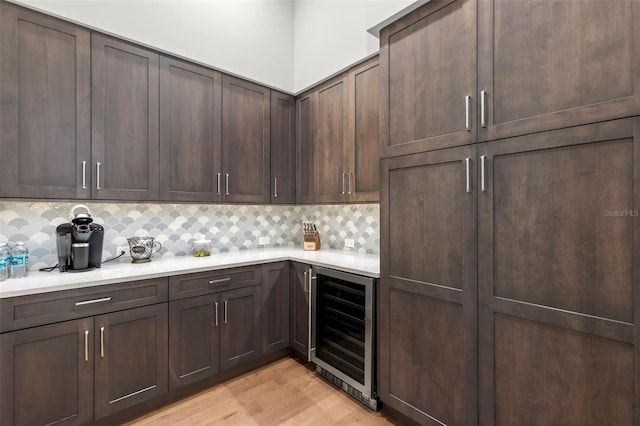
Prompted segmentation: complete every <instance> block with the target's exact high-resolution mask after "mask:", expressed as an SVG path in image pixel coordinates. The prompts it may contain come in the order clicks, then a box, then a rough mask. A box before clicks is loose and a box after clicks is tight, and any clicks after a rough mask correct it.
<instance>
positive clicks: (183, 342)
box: [169, 285, 262, 389]
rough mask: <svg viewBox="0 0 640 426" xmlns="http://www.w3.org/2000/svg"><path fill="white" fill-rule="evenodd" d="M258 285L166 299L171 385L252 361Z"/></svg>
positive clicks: (257, 349)
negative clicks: (177, 298) (167, 303)
mask: <svg viewBox="0 0 640 426" xmlns="http://www.w3.org/2000/svg"><path fill="white" fill-rule="evenodd" d="M260 300H261V298H260V285H255V286H249V287H242V288H238V289H235V290H228V291H225V292H220V293H213V294H207V295H202V296H195V297H190V298H187V299H180V300H173V301H171V302H169V381H170V388H171V389H175V388H178V387H181V386H183V385H186V384H189V383H193V382H197V381H199V380H201V379H204V378H207V377H210V376H213V375H215V374H217V373H219V372H222V371H226V370H229V369H231V368H233V367H236V366H239V365H242V364H245V363H247V362H250V361H254V360H257V359H258V357H259V356H260V354H261V343H262V340H261V339H262V334H261V322H260V315H261V309H260V308H261V307H260Z"/></svg>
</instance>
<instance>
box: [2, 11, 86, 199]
mask: <svg viewBox="0 0 640 426" xmlns="http://www.w3.org/2000/svg"><path fill="white" fill-rule="evenodd" d="M0 22H1V24H2V25H0V128H1V129H2V131H1V132H0V151H2V155H1V156H0V196H2V197H29V198H89V196H90V195H91V191H90V189H87V188H90V179H89V176H88V174H84V175H83V165H84V170H85V171H86V172H87V173H88V172H89V169H88V167H89V161H90V160H91V159H90V157H89V156H90V152H91V151H90V149H91V147H90V143H91V140H90V136H91V135H90V124H91V123H90V117H91V104H90V102H91V97H90V96H91V95H90V94H91V91H90V90H91V86H90V72H91V68H90V51H89V49H90V38H89V31H87V30H85V29H83V28H79V27H76V26H74V25H72V24H69V23H67V22H63V21H59V20H57V19H55V18H51V17H49V16H44V15H41V14H38V13H35V12H32V11H29V10H26V9H22V8H19V7H16V6H14V5H11V4H9V3H7V2H2V4H0Z"/></svg>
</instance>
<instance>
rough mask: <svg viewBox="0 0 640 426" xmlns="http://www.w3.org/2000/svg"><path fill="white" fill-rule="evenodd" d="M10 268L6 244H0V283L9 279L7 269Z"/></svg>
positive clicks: (9, 257) (9, 256) (9, 255)
mask: <svg viewBox="0 0 640 426" xmlns="http://www.w3.org/2000/svg"><path fill="white" fill-rule="evenodd" d="M10 267H11V254H10V252H9V247H8V246H7V244H6V243H0V281H5V280H6V279H7V278H9V268H10Z"/></svg>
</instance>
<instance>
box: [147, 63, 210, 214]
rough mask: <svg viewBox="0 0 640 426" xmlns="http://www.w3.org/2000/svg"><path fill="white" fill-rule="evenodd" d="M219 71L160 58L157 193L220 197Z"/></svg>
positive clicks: (186, 197)
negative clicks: (158, 173) (158, 175)
mask: <svg viewBox="0 0 640 426" xmlns="http://www.w3.org/2000/svg"><path fill="white" fill-rule="evenodd" d="M221 138H222V75H221V74H220V73H219V72H217V71H212V70H210V69H208V68H204V67H201V66H197V65H194V64H190V63H188V62H185V61H179V60H176V59H171V58H167V57H161V58H160V170H162V171H163V172H162V173H161V174H160V198H161V199H163V200H171V201H203V202H206V201H208V202H217V201H220V198H221V195H222V194H221V186H220V183H219V182H220V181H219V173H221V167H222V161H221V160H222V158H221Z"/></svg>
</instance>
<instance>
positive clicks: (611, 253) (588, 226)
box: [478, 118, 640, 425]
mask: <svg viewBox="0 0 640 426" xmlns="http://www.w3.org/2000/svg"><path fill="white" fill-rule="evenodd" d="M479 152H480V154H481V155H483V156H485V158H486V167H485V169H486V177H485V180H486V182H487V184H486V191H485V192H481V193H480V195H479V204H478V205H479V222H478V223H479V231H480V232H479V245H478V247H479V250H480V253H481V256H482V258H481V260H480V262H479V265H478V266H479V269H478V277H479V283H478V284H479V301H480V312H479V332H480V348H479V349H480V350H479V355H480V387H479V389H480V419H481V423H482V424H487V425H494V424H495V425H510V424H516V423H517V424H569V423H571V424H580V425H601V424H615V425H634V424H635V425H637V424H639V423H640V413H639V412H638V409H637V402H638V401H639V400H640V399H639V397H640V386H638V384H639V383H638V377H639V376H638V373H637V368H636V367H635V366H637V365H638V362H640V355H639V353H638V348H636V347H635V346H636V345H637V344H638V327H639V321H640V320H639V318H640V316H639V315H638V312H639V311H638V308H639V307H640V305H639V302H640V298H638V292H637V288H638V284H639V283H640V205H638V200H640V119H638V118H634V119H627V120H618V121H610V122H605V123H600V124H593V125H589V126H581V127H575V128H571V129H565V130H557V131H552V132H545V133H537V134H534V135H529V136H523V137H517V138H512V139H507V140H503V141H499V142H491V143H488V144H482V146H481V147H480V149H479ZM540 407H544V409H543V410H541V409H540Z"/></svg>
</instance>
